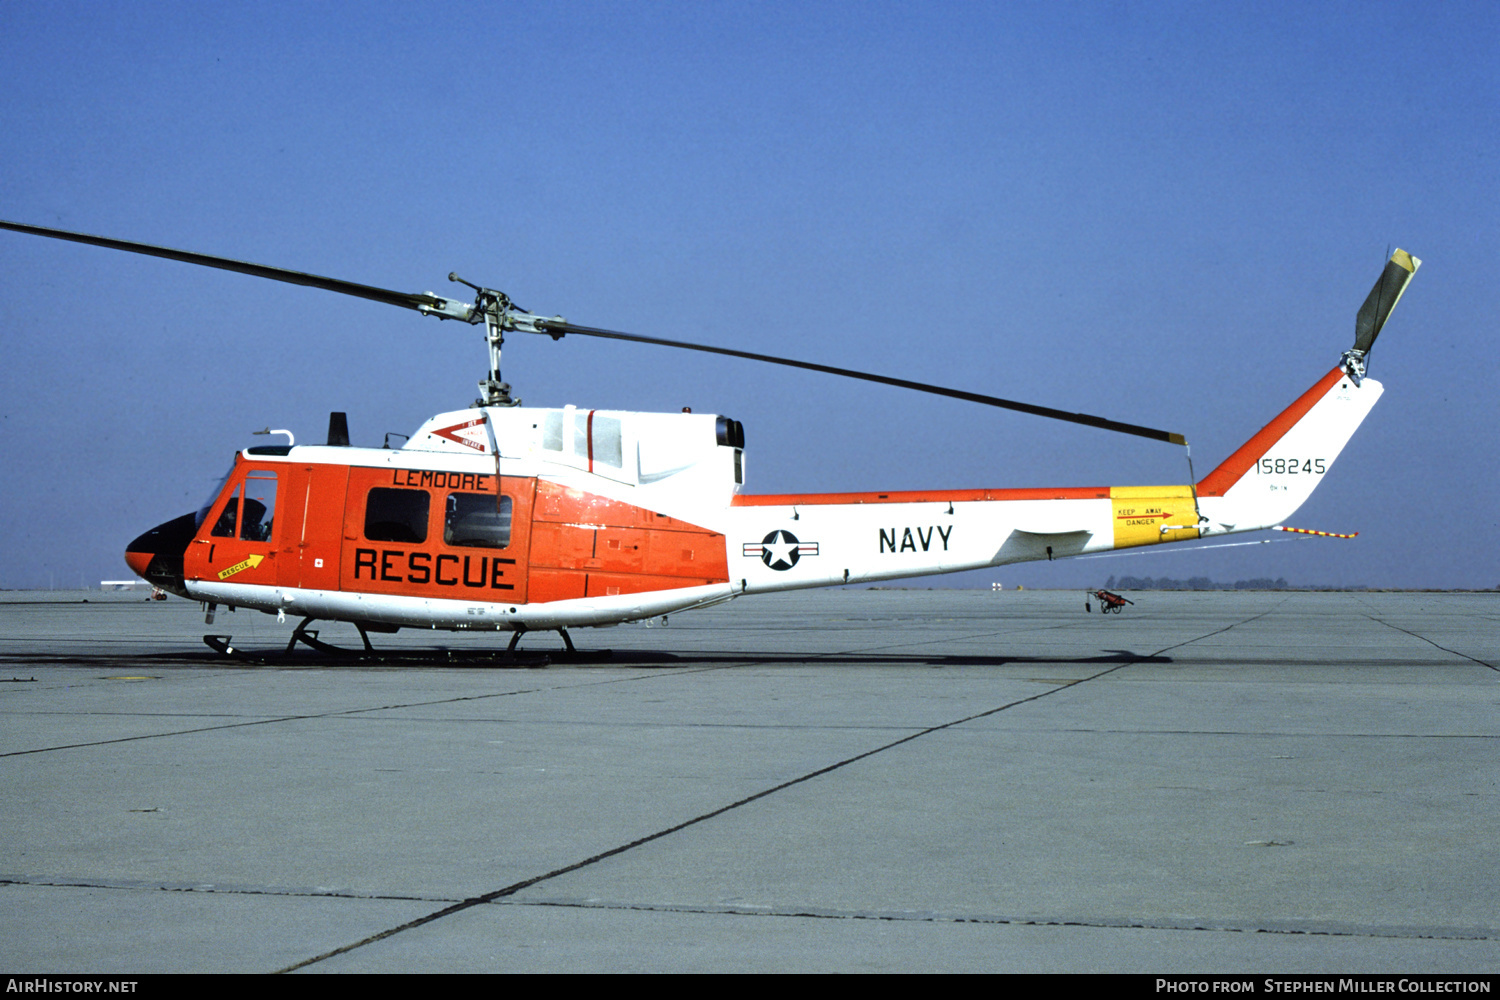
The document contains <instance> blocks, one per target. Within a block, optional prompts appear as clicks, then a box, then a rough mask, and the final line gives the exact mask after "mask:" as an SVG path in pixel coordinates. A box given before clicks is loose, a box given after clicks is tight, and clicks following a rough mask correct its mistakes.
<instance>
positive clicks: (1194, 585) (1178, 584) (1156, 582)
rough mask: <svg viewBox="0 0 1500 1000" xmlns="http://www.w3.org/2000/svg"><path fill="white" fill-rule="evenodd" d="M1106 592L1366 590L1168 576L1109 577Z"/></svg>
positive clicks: (1262, 579)
mask: <svg viewBox="0 0 1500 1000" xmlns="http://www.w3.org/2000/svg"><path fill="white" fill-rule="evenodd" d="M1104 589H1106V590H1366V589H1368V588H1366V587H1364V586H1355V587H1343V586H1331V585H1327V584H1323V585H1316V586H1308V587H1293V586H1292V585H1291V584H1289V583H1287V582H1286V578H1285V577H1280V576H1278V577H1277V578H1276V579H1274V580H1272V579H1271V578H1270V577H1265V576H1260V577H1256V578H1255V579H1253V580H1236V581H1234V582H1233V583H1219V582H1217V581H1214V580H1210V579H1209V578H1208V577H1206V576H1194V577H1189V578H1188V579H1186V580H1178V579H1176V578H1174V577H1170V576H1154V577H1153V576H1145V577H1142V576H1120V577H1116V576H1111V577H1110V578H1109V580H1108V581H1107V582H1106V583H1105V584H1104Z"/></svg>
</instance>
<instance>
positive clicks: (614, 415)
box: [0, 221, 1421, 654]
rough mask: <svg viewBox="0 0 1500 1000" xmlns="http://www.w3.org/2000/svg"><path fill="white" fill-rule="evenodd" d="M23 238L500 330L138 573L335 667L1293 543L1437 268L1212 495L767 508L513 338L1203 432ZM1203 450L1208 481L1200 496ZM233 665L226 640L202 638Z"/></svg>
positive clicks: (1407, 273)
mask: <svg viewBox="0 0 1500 1000" xmlns="http://www.w3.org/2000/svg"><path fill="white" fill-rule="evenodd" d="M0 228H3V229H8V230H13V231H17V232H22V233H28V234H32V235H37V236H45V237H50V238H54V239H62V240H70V241H73V242H79V243H85V244H90V245H94V246H100V247H106V248H110V249H116V250H122V251H127V252H131V253H139V254H146V255H150V256H156V257H163V258H167V259H171V260H177V261H182V262H186V263H191V264H198V265H202V266H207V267H215V268H220V269H223V270H229V271H235V272H239V273H243V274H248V275H252V276H255V277H261V278H266V279H271V280H276V281H283V282H289V283H292V284H300V285H306V286H311V287H315V288H321V289H324V290H327V291H331V292H336V293H340V294H344V295H352V296H356V297H360V298H364V299H368V300H372V301H376V302H384V303H386V304H389V305H395V306H400V307H402V308H406V309H411V310H414V311H416V312H418V313H420V314H422V315H426V316H432V317H437V318H439V319H443V320H454V321H458V322H463V323H469V324H473V325H478V324H480V323H483V324H484V326H485V330H486V334H485V337H486V341H487V344H488V348H489V361H490V364H489V370H488V373H487V375H486V377H485V378H484V379H482V380H481V381H480V382H479V391H480V396H479V398H478V399H476V400H475V402H474V403H473V404H472V405H471V406H469V407H467V408H465V409H460V410H452V411H448V412H444V413H439V414H437V415H435V416H433V417H431V418H430V419H428V420H427V421H426V422H424V423H423V424H422V425H421V426H420V427H418V428H417V429H416V430H415V432H414V433H413V434H412V435H411V436H410V437H409V438H408V439H407V440H406V441H405V443H404V444H402V445H401V446H400V447H399V448H389V447H383V448H362V447H355V446H353V445H351V444H350V439H349V431H348V423H347V419H346V417H345V415H344V414H342V413H333V414H331V415H330V419H329V429H328V435H327V438H326V440H325V441H324V442H322V443H319V444H306V443H304V444H298V443H297V442H296V439H295V436H294V435H293V434H292V432H291V431H287V430H270V429H269V428H268V429H267V431H266V432H260V433H269V434H274V435H284V436H285V438H286V443H285V444H271V445H260V446H255V447H249V448H245V449H242V450H240V451H238V452H236V454H235V456H234V460H233V464H232V465H231V467H230V468H229V470H228V471H227V472H226V473H225V475H224V477H223V479H222V480H221V481H220V482H219V485H218V486H217V487H215V489H214V490H213V491H212V493H210V495H209V497H208V499H207V501H206V502H205V503H204V504H203V505H202V506H201V507H199V508H198V509H197V510H195V511H191V512H189V513H185V514H182V515H181V516H179V517H176V518H173V519H172V520H169V521H166V522H164V523H162V524H160V525H157V526H156V527H154V528H152V529H150V530H149V531H146V532H144V533H142V534H141V535H140V536H139V537H137V538H136V539H134V540H133V541H131V542H130V543H129V544H128V545H127V546H126V549H125V561H126V563H127V564H128V565H129V566H130V568H131V570H132V571H133V572H135V573H136V574H137V575H138V576H140V577H142V578H143V579H145V580H146V581H147V582H148V583H150V584H152V585H153V586H155V587H158V588H160V589H161V590H164V591H167V592H169V593H172V594H176V595H178V596H180V597H184V598H187V599H190V600H196V601H200V602H203V604H204V605H205V608H206V611H207V615H206V619H205V621H206V623H210V624H211V623H212V621H213V615H214V610H215V608H216V607H217V606H218V605H220V604H222V605H225V606H227V607H229V608H231V609H233V608H237V607H244V608H249V609H255V610H259V611H263V612H266V613H268V614H274V615H276V616H277V618H278V620H279V621H284V620H285V619H286V617H287V616H288V615H292V616H297V617H300V618H301V619H302V621H301V623H300V624H299V625H297V626H296V627H295V629H294V631H293V634H292V638H291V640H290V641H289V642H288V644H287V649H288V651H290V650H291V649H292V648H293V647H294V646H295V645H296V643H297V642H299V641H301V642H303V643H306V644H307V645H309V646H311V647H313V648H316V649H320V650H324V651H329V650H334V649H335V647H332V646H330V645H329V644H327V643H325V642H323V641H322V640H320V639H318V638H317V633H316V632H315V631H312V630H309V628H308V626H309V625H311V624H313V623H314V622H317V621H329V622H334V621H337V622H348V623H351V624H352V625H354V626H355V628H356V629H357V630H358V631H359V634H360V636H361V638H362V639H363V641H364V645H365V651H366V652H367V653H373V652H374V649H373V646H372V644H371V642H370V638H369V633H370V632H383V633H391V632H395V631H397V630H399V629H402V628H425V629H441V630H454V631H460V630H461V631H492V632H497V633H501V634H505V633H509V636H510V639H509V645H508V647H507V650H506V653H507V654H510V653H512V652H514V650H515V649H516V646H517V643H518V642H519V641H520V639H521V637H522V636H523V635H525V634H526V633H528V632H538V631H547V632H557V633H558V634H559V635H560V636H561V637H562V640H563V642H564V644H565V647H566V651H567V652H575V651H576V650H575V647H574V645H573V641H572V639H571V637H570V636H569V634H568V629H570V628H576V627H587V626H608V625H616V624H620V623H623V622H630V621H642V620H649V619H653V618H657V617H661V616H666V615H669V614H677V613H681V612H685V611H690V610H694V609H698V608H705V607H709V606H711V605H716V604H721V603H724V602H727V601H732V600H735V599H737V598H740V597H745V596H750V595H754V594H763V593H771V592H776V591H786V590H797V589H802V588H811V587H828V586H840V585H846V584H863V583H873V582H877V581H885V580H894V579H900V578H903V577H912V576H923V575H930V574H939V573H953V572H959V571H963V570H972V569H981V568H985V567H992V566H1000V565H1005V564H1009V563H1017V562H1026V561H1033V560H1042V559H1047V560H1052V559H1061V558H1066V557H1070V556H1079V555H1085V554H1093V553H1099V552H1103V551H1106V550H1110V549H1125V548H1133V547H1138V546H1150V545H1161V544H1168V543H1175V542H1184V541H1189V540H1196V539H1204V538H1212V537H1216V536H1219V535H1228V534H1236V533H1242V532H1249V531H1257V530H1263V529H1266V528H1272V527H1278V526H1281V525H1282V522H1283V521H1285V520H1286V519H1287V518H1288V517H1290V516H1291V515H1292V514H1293V513H1294V512H1295V511H1296V510H1297V509H1298V508H1299V507H1300V506H1301V505H1302V503H1303V502H1304V501H1305V500H1307V498H1308V497H1309V496H1310V495H1311V493H1312V491H1313V490H1314V489H1315V488H1316V487H1317V486H1318V484H1319V483H1321V482H1322V480H1323V477H1324V476H1325V475H1326V474H1327V473H1328V472H1329V471H1330V470H1331V468H1332V466H1333V463H1334V460H1335V459H1336V458H1337V457H1338V455H1339V453H1340V451H1341V450H1342V449H1343V447H1344V446H1345V444H1346V443H1347V442H1348V441H1349V439H1350V437H1351V436H1352V435H1353V434H1354V432H1355V430H1356V429H1357V428H1358V427H1359V425H1360V423H1361V422H1362V421H1363V420H1364V418H1365V417H1366V416H1367V415H1368V414H1369V412H1370V410H1371V408H1372V407H1374V405H1375V403H1376V401H1377V400H1379V398H1380V395H1381V393H1382V392H1383V387H1382V385H1381V384H1380V383H1379V382H1377V381H1375V380H1374V379H1372V378H1369V377H1367V366H1368V360H1369V354H1370V351H1371V348H1372V347H1373V345H1374V343H1375V339H1376V337H1378V336H1379V334H1380V332H1381V330H1382V328H1383V327H1384V326H1385V323H1386V321H1387V319H1388V318H1389V317H1390V314H1391V312H1392V310H1394V308H1395V306H1396V304H1397V302H1398V301H1399V300H1400V298H1401V296H1402V294H1403V293H1404V292H1405V290H1406V287H1407V284H1408V283H1409V282H1410V280H1411V278H1412V277H1413V276H1414V275H1415V273H1416V271H1417V268H1418V267H1419V266H1420V265H1421V261H1420V260H1419V259H1417V258H1416V257H1413V256H1412V255H1410V254H1409V253H1407V252H1406V251H1404V250H1400V249H1397V250H1395V252H1394V253H1392V254H1391V255H1390V258H1389V259H1388V260H1387V262H1386V264H1385V267H1384V269H1383V270H1382V272H1381V275H1380V277H1379V279H1378V280H1377V281H1376V283H1375V285H1374V287H1373V288H1372V289H1371V291H1370V294H1369V296H1368V297H1367V298H1366V300H1365V302H1364V304H1363V305H1362V306H1361V307H1360V309H1359V311H1358V313H1357V315H1356V320H1355V340H1354V344H1353V346H1352V347H1351V348H1349V349H1348V350H1346V351H1345V352H1344V353H1343V354H1342V356H1341V357H1340V358H1339V361H1338V363H1337V364H1336V365H1335V366H1334V367H1333V368H1332V369H1331V370H1330V371H1328V372H1327V373H1325V374H1323V375H1322V376H1321V377H1319V378H1318V379H1317V381H1316V382H1314V383H1313V385H1312V386H1311V387H1310V388H1309V389H1307V390H1306V391H1305V392H1303V393H1302V394H1301V395H1300V396H1298V397H1297V398H1296V399H1295V400H1294V401H1293V402H1292V403H1291V405H1289V406H1288V407H1286V408H1285V409H1284V410H1282V411H1281V412H1280V413H1279V414H1278V415H1277V416H1276V417H1275V418H1274V419H1273V420H1271V422H1270V423H1268V424H1267V425H1266V426H1265V427H1264V428H1262V429H1261V430H1260V431H1259V432H1258V433H1256V434H1255V435H1254V436H1252V437H1251V438H1250V439H1249V440H1248V441H1246V442H1245V444H1244V445H1242V446H1241V447H1240V448H1239V449H1237V450H1236V451H1235V452H1234V453H1233V454H1231V455H1230V456H1229V457H1228V458H1226V459H1225V460H1224V461H1223V462H1222V463H1220V464H1219V465H1218V466H1217V467H1216V468H1215V469H1214V470H1213V471H1212V472H1210V473H1209V474H1208V475H1207V476H1205V477H1204V478H1203V479H1201V480H1196V481H1191V482H1189V483H1186V484H1180V485H1169V486H1101V487H1057V488H1019V489H1018V488H1007V489H961V490H953V489H937V490H922V491H905V492H888V493H824V494H778V495H757V494H749V493H745V492H743V491H742V490H743V487H744V485H745V432H744V427H743V425H742V424H740V423H739V421H737V420H733V419H731V418H729V417H726V416H722V415H717V414H695V413H689V412H683V413H640V412H630V411H623V410H597V409H588V408H585V407H578V406H564V407H554V408H536V407H525V406H522V405H520V400H518V399H516V398H514V397H513V395H512V393H511V386H510V385H509V384H507V383H506V382H504V381H502V379H501V375H500V359H501V350H502V345H503V343H504V339H505V336H506V334H518V333H530V334H537V335H544V336H550V337H552V338H553V339H554V340H555V339H560V338H562V337H564V336H569V335H575V336H585V337H596V338H605V339H613V340H621V341H630V342H635V343H642V344H651V345H657V346H663V347H671V348H677V349H685V350H693V351H700V352H706V353H712V354H719V355H725V356H730V357H736V358H741V359H746V360H751V361H757V362H763V363H770V364H778V365H785V366H791V367H796V368H801V369H806V370H811V371H817V372H823V373H825V374H830V375H836V376H842V377H848V378H855V379H862V380H865V381H871V382H877V383H882V384H886V385H894V386H899V387H903V388H907V389H913V390H917V391H921V392H927V393H935V394H938V395H943V396H948V397H952V398H958V399H964V400H968V401H971V402H975V403H981V404H985V405H990V406H997V407H1001V408H1004V409H1010V410H1016V411H1020V412H1023V413H1028V414H1032V415H1035V416H1040V417H1045V418H1049V419H1055V420H1063V421H1068V422H1072V423H1077V424H1083V425H1085V426H1091V427H1096V428H1099V429H1102V430H1106V431H1111V432H1116V433H1122V434H1129V435H1134V436H1138V437H1145V438H1148V439H1152V440H1159V441H1165V442H1168V443H1171V444H1177V445H1182V446H1184V447H1186V445H1187V441H1186V439H1185V438H1184V437H1183V436H1182V435H1181V434H1176V433H1172V432H1168V431H1162V430H1156V429H1153V428H1149V427H1142V426H1139V425H1135V424H1129V423H1123V422H1119V421H1114V420H1108V419H1105V418H1103V417H1097V416H1092V415H1089V414H1083V413H1069V412H1067V411H1062V410H1056V409H1052V408H1049V407H1042V406H1035V405H1032V404H1028V403H1023V402H1018V401H1015V400H1009V399H1003V398H1000V397H995V396H988V395H983V394H979V393H972V392H966V391H963V390H958V389H951V388H946V387H943V386H936V385H930V384H927V383H921V382H913V381H909V380H905V379H897V378H891V377H887V376H883V375H877V374H873V373H869V372H862V371H856V370H853V369H845V368H838V367H834V366H829V365H821V364H814V363H811V362H805V361H798V360H795V359H791V358H781V357H776V356H772V355H765V354H757V353H753V352H748V351H740V350H736V349H731V348H725V347H716V346H711V345H706V344H696V343H691V342H687V341H678V340H668V339H664V338H658V337H648V336H641V335H637V334H629V333H622V332H620V331H615V330H606V329H601V328H596V327H587V326H580V325H577V324H574V323H571V322H569V321H567V320H566V319H564V318H563V317H561V316H550V317H549V316H543V315H540V314H537V313H532V312H528V311H526V310H524V309H522V308H520V307H519V306H518V305H516V303H515V302H514V301H512V300H511V298H510V297H509V296H508V295H506V294H505V293H503V292H499V291H496V290H494V289H491V288H485V287H481V286H479V285H475V284H471V283H469V282H467V281H464V280H463V279H462V278H460V277H459V276H458V275H457V274H450V275H449V280H450V281H452V282H455V283H460V284H462V285H464V286H466V287H467V288H468V289H469V290H470V292H472V294H473V299H472V301H468V299H467V294H466V295H465V296H464V297H463V298H451V297H446V296H440V295H437V294H435V293H433V292H423V293H405V292H398V291H392V290H390V289H384V288H377V287H374V286H369V285H362V284H357V283H354V282H350V281H344V280H341V279H337V278H328V277H322V276H319V275H313V274H307V273H304V272H300V271H291V270H287V269H284V268H278V267H271V266H267V265H262V264H253V263H248V262H244V261H236V260H231V259H228V258H224V257H215V256H212V255H208V254H201V253H195V252H192V251H186V250H176V249H171V248H167V247H158V246H152V245H149V244H143V243H135V242H130V241H126V240H116V239H111V238H107V237H102V236H93V235H89V234H84V233H76V232H69V231H66V230H59V229H50V228H45V227H40V226H29V225H24V224H21V223H14V222H5V221H0ZM1191 461H1192V460H1191V452H1189V453H1188V465H1189V474H1190V475H1189V478H1190V479H1196V477H1195V476H1194V475H1192V471H1191V470H1192V464H1191ZM205 641H206V642H208V644H209V645H210V646H212V647H213V648H215V649H217V650H219V651H220V652H224V653H233V652H234V649H233V647H231V646H230V645H229V637H225V636H205Z"/></svg>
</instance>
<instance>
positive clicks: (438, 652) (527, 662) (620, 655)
mask: <svg viewBox="0 0 1500 1000" xmlns="http://www.w3.org/2000/svg"><path fill="white" fill-rule="evenodd" d="M1172 662H1174V661H1173V658H1172V657H1170V656H1160V655H1149V654H1140V653H1133V652H1131V651H1130V650H1128V649H1110V650H1105V651H1103V652H1101V653H1099V654H1097V655H1094V656H1073V657H1058V656H1004V655H986V654H961V655H951V654H949V655H923V654H920V653H899V654H897V653H812V654H809V653H753V652H744V651H728V650H726V651H717V652H693V653H688V654H684V653H673V652H667V651H665V650H649V649H632V650H608V649H603V650H578V651H576V652H573V653H569V652H568V651H567V650H552V651H543V650H538V651H527V652H516V653H506V652H505V651H503V650H479V649H468V650H460V649H443V648H435V649H420V650H418V649H413V650H390V651H384V652H382V651H376V652H373V653H367V652H363V651H349V652H347V653H343V654H330V653H325V652H317V651H310V650H296V651H293V652H286V651H284V650H275V649H271V650H247V649H241V648H238V647H235V648H234V649H233V653H231V654H230V655H225V654H223V653H216V652H210V651H208V650H205V651H203V652H201V653H200V652H191V653H159V654H139V653H122V654H113V655H112V654H92V655H82V656H80V655H76V654H73V655H69V654H20V655H18V654H4V655H0V664H9V665H13V666H21V665H23V664H24V665H27V666H42V665H47V666H81V667H96V668H98V669H101V670H121V669H125V668H127V667H131V668H152V667H155V668H165V667H204V666H209V667H225V666H234V665H240V666H263V667H279V668H296V667H319V668H327V667H417V668H420V667H473V668H476V669H491V670H516V669H531V670H534V669H538V668H542V667H548V666H575V667H586V666H611V667H624V668H631V667H674V666H675V667H682V668H686V669H699V670H701V669H723V668H729V667H735V666H756V667H776V666H787V667H805V666H855V667H860V666H909V667H927V668H931V669H941V668H944V667H1007V666H1057V667H1068V666H1084V665H1097V666H1111V665H1114V666H1124V665H1127V664H1163V663H1172Z"/></svg>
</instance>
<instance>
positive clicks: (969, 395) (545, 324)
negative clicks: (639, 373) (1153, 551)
mask: <svg viewBox="0 0 1500 1000" xmlns="http://www.w3.org/2000/svg"><path fill="white" fill-rule="evenodd" d="M537 326H538V327H540V328H541V331H542V332H543V333H554V334H557V333H564V334H565V333H576V334H579V335H580V336H584V337H602V338H604V339H606V340H628V341H632V342H634V343H637V344H656V345H658V346H660V347H678V348H682V349H683V350H687V351H701V352H703V353H704V354H722V355H726V356H727V357H731V358H745V359H746V360H749V361H764V362H766V363H768V364H773V365H785V366H787V367H788V368H803V369H806V370H807V371H813V372H824V373H825V374H828V375H842V376H844V377H845V378H857V379H862V380H863V381H866V382H879V383H880V384H882V385H894V386H899V387H900V388H902V389H915V390H916V391H918V392H929V393H932V394H933V395H936V396H948V397H951V398H953V399H964V400H968V401H969V402H971V403H983V404H985V405H986V406H998V407H1000V408H1001V409H1005V410H1016V411H1018V412H1020V413H1030V414H1032V415H1034V416H1038V417H1050V418H1052V419H1053V420H1066V421H1067V422H1069V423H1073V424H1083V425H1084V426H1086V427H1098V428H1099V429H1101V430H1106V431H1116V432H1118V433H1120V434H1134V435H1136V436H1137V437H1143V438H1150V439H1151V440H1153V441H1166V442H1168V443H1169V444H1182V445H1185V444H1187V439H1186V438H1184V437H1183V436H1182V435H1181V434H1174V433H1172V432H1171V431H1159V430H1156V429H1155V428H1152V427H1142V426H1140V425H1139V424H1126V423H1121V422H1120V421H1118V420H1107V419H1105V418H1104V417H1095V416H1091V415H1090V414H1087V413H1069V412H1068V411H1066V410H1054V409H1052V408H1051V407H1050V406H1034V405H1032V404H1031V403H1018V402H1016V401H1015V400H1013V399H1001V398H1000V397H998V396H986V395H984V394H983V393H978V392H965V391H964V390H962V389H948V388H945V387H944V386H940V385H929V384H928V383H926V382H913V381H911V380H910V379H904V378H891V377H890V376H888V375H874V374H871V373H870V372H861V371H854V370H853V369H850V368H836V367H834V366H833V365H819V364H814V363H813V362H811V361H796V360H794V359H792V358H778V357H775V356H773V355H770V354H756V353H754V352H752V351H736V350H734V349H733V348H729V347H710V346H708V345H707V344H694V343H689V342H688V341H684V340H666V339H664V338H662V337H642V336H640V335H639V334H634V333H620V332H619V331H617V330H600V329H596V328H594V327H589V326H578V325H576V324H573V323H565V322H558V321H557V320H540V321H538V322H537Z"/></svg>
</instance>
